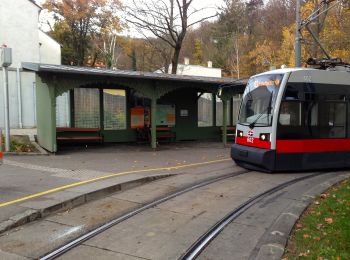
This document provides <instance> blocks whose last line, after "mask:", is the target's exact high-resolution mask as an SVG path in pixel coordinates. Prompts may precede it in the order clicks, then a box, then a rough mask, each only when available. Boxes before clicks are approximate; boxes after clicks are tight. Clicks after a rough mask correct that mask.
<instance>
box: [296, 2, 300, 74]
mask: <svg viewBox="0 0 350 260" xmlns="http://www.w3.org/2000/svg"><path fill="white" fill-rule="evenodd" d="M300 9H301V0H297V6H296V31H295V67H301V42H300V41H301V34H300V27H301V18H300Z"/></svg>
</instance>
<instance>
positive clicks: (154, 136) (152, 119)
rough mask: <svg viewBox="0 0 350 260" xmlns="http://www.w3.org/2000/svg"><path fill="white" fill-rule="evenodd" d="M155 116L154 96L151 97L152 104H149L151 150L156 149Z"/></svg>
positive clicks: (155, 104) (155, 101) (155, 103)
mask: <svg viewBox="0 0 350 260" xmlns="http://www.w3.org/2000/svg"><path fill="white" fill-rule="evenodd" d="M156 116H157V98H156V97H155V96H153V97H152V102H151V146H152V149H156V148H157V126H156Z"/></svg>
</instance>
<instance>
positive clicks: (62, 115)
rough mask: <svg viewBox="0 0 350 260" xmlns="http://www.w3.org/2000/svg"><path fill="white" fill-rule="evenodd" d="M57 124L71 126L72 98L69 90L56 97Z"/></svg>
mask: <svg viewBox="0 0 350 260" xmlns="http://www.w3.org/2000/svg"><path fill="white" fill-rule="evenodd" d="M56 126H58V127H69V126H70V100H69V92H65V93H63V94H62V95H60V96H58V97H56Z"/></svg>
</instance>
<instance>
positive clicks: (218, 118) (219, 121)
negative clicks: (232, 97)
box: [216, 97, 231, 126]
mask: <svg viewBox="0 0 350 260" xmlns="http://www.w3.org/2000/svg"><path fill="white" fill-rule="evenodd" d="M230 107H231V102H230V101H228V102H227V117H226V122H227V123H226V125H230ZM223 111H224V110H223V103H222V100H221V99H220V98H218V97H216V126H222V124H223V120H222V119H223Z"/></svg>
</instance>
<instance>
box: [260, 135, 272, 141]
mask: <svg viewBox="0 0 350 260" xmlns="http://www.w3.org/2000/svg"><path fill="white" fill-rule="evenodd" d="M259 139H260V140H261V141H267V142H269V141H270V134H260V137H259Z"/></svg>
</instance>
